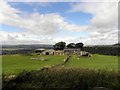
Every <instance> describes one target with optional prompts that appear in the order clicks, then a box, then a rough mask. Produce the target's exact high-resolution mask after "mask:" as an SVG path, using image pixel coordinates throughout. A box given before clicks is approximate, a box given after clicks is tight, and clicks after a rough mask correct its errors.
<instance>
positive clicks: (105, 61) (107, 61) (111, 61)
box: [65, 54, 118, 70]
mask: <svg viewBox="0 0 120 90" xmlns="http://www.w3.org/2000/svg"><path fill="white" fill-rule="evenodd" d="M65 66H66V67H72V68H73V67H75V68H79V67H81V68H90V69H108V70H112V69H113V70H118V57H117V56H108V55H99V54H94V55H93V56H92V57H80V58H79V59H78V56H74V55H73V56H72V57H71V58H70V60H69V61H68V62H67V63H66V64H65Z"/></svg>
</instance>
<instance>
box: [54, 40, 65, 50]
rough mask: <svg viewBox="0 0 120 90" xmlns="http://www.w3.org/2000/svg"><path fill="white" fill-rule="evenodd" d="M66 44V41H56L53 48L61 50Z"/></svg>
mask: <svg viewBox="0 0 120 90" xmlns="http://www.w3.org/2000/svg"><path fill="white" fill-rule="evenodd" d="M65 46H66V43H65V42H63V41H61V42H58V43H56V44H55V45H54V49H55V50H63V49H64V48H65Z"/></svg>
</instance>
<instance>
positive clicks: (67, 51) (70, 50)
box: [64, 48, 81, 54]
mask: <svg viewBox="0 0 120 90" xmlns="http://www.w3.org/2000/svg"><path fill="white" fill-rule="evenodd" d="M80 52H81V49H76V48H66V49H64V53H65V54H80Z"/></svg>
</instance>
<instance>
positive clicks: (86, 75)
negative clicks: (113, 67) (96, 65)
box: [3, 68, 120, 90]
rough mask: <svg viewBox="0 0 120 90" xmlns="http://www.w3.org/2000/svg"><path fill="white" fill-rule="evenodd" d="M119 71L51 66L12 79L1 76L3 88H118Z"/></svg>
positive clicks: (81, 89)
mask: <svg viewBox="0 0 120 90" xmlns="http://www.w3.org/2000/svg"><path fill="white" fill-rule="evenodd" d="M118 82H120V73H119V74H118V72H116V71H106V70H98V71H95V70H89V69H67V68H56V69H55V68H52V69H48V70H39V71H31V72H28V71H23V72H22V73H20V74H19V75H18V76H17V77H16V78H15V79H14V80H10V81H6V80H5V79H4V78H3V89H4V90H8V89H14V90H19V89H20V90H21V89H23V88H43V89H46V88H69V89H72V90H74V89H75V90H76V89H77V90H79V89H80V90H85V89H91V88H93V87H106V88H112V89H115V90H117V89H119V88H120V84H119V83H118Z"/></svg>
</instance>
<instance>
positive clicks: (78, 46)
mask: <svg viewBox="0 0 120 90" xmlns="http://www.w3.org/2000/svg"><path fill="white" fill-rule="evenodd" d="M83 46H84V44H83V43H76V44H75V48H81V49H83Z"/></svg>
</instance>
